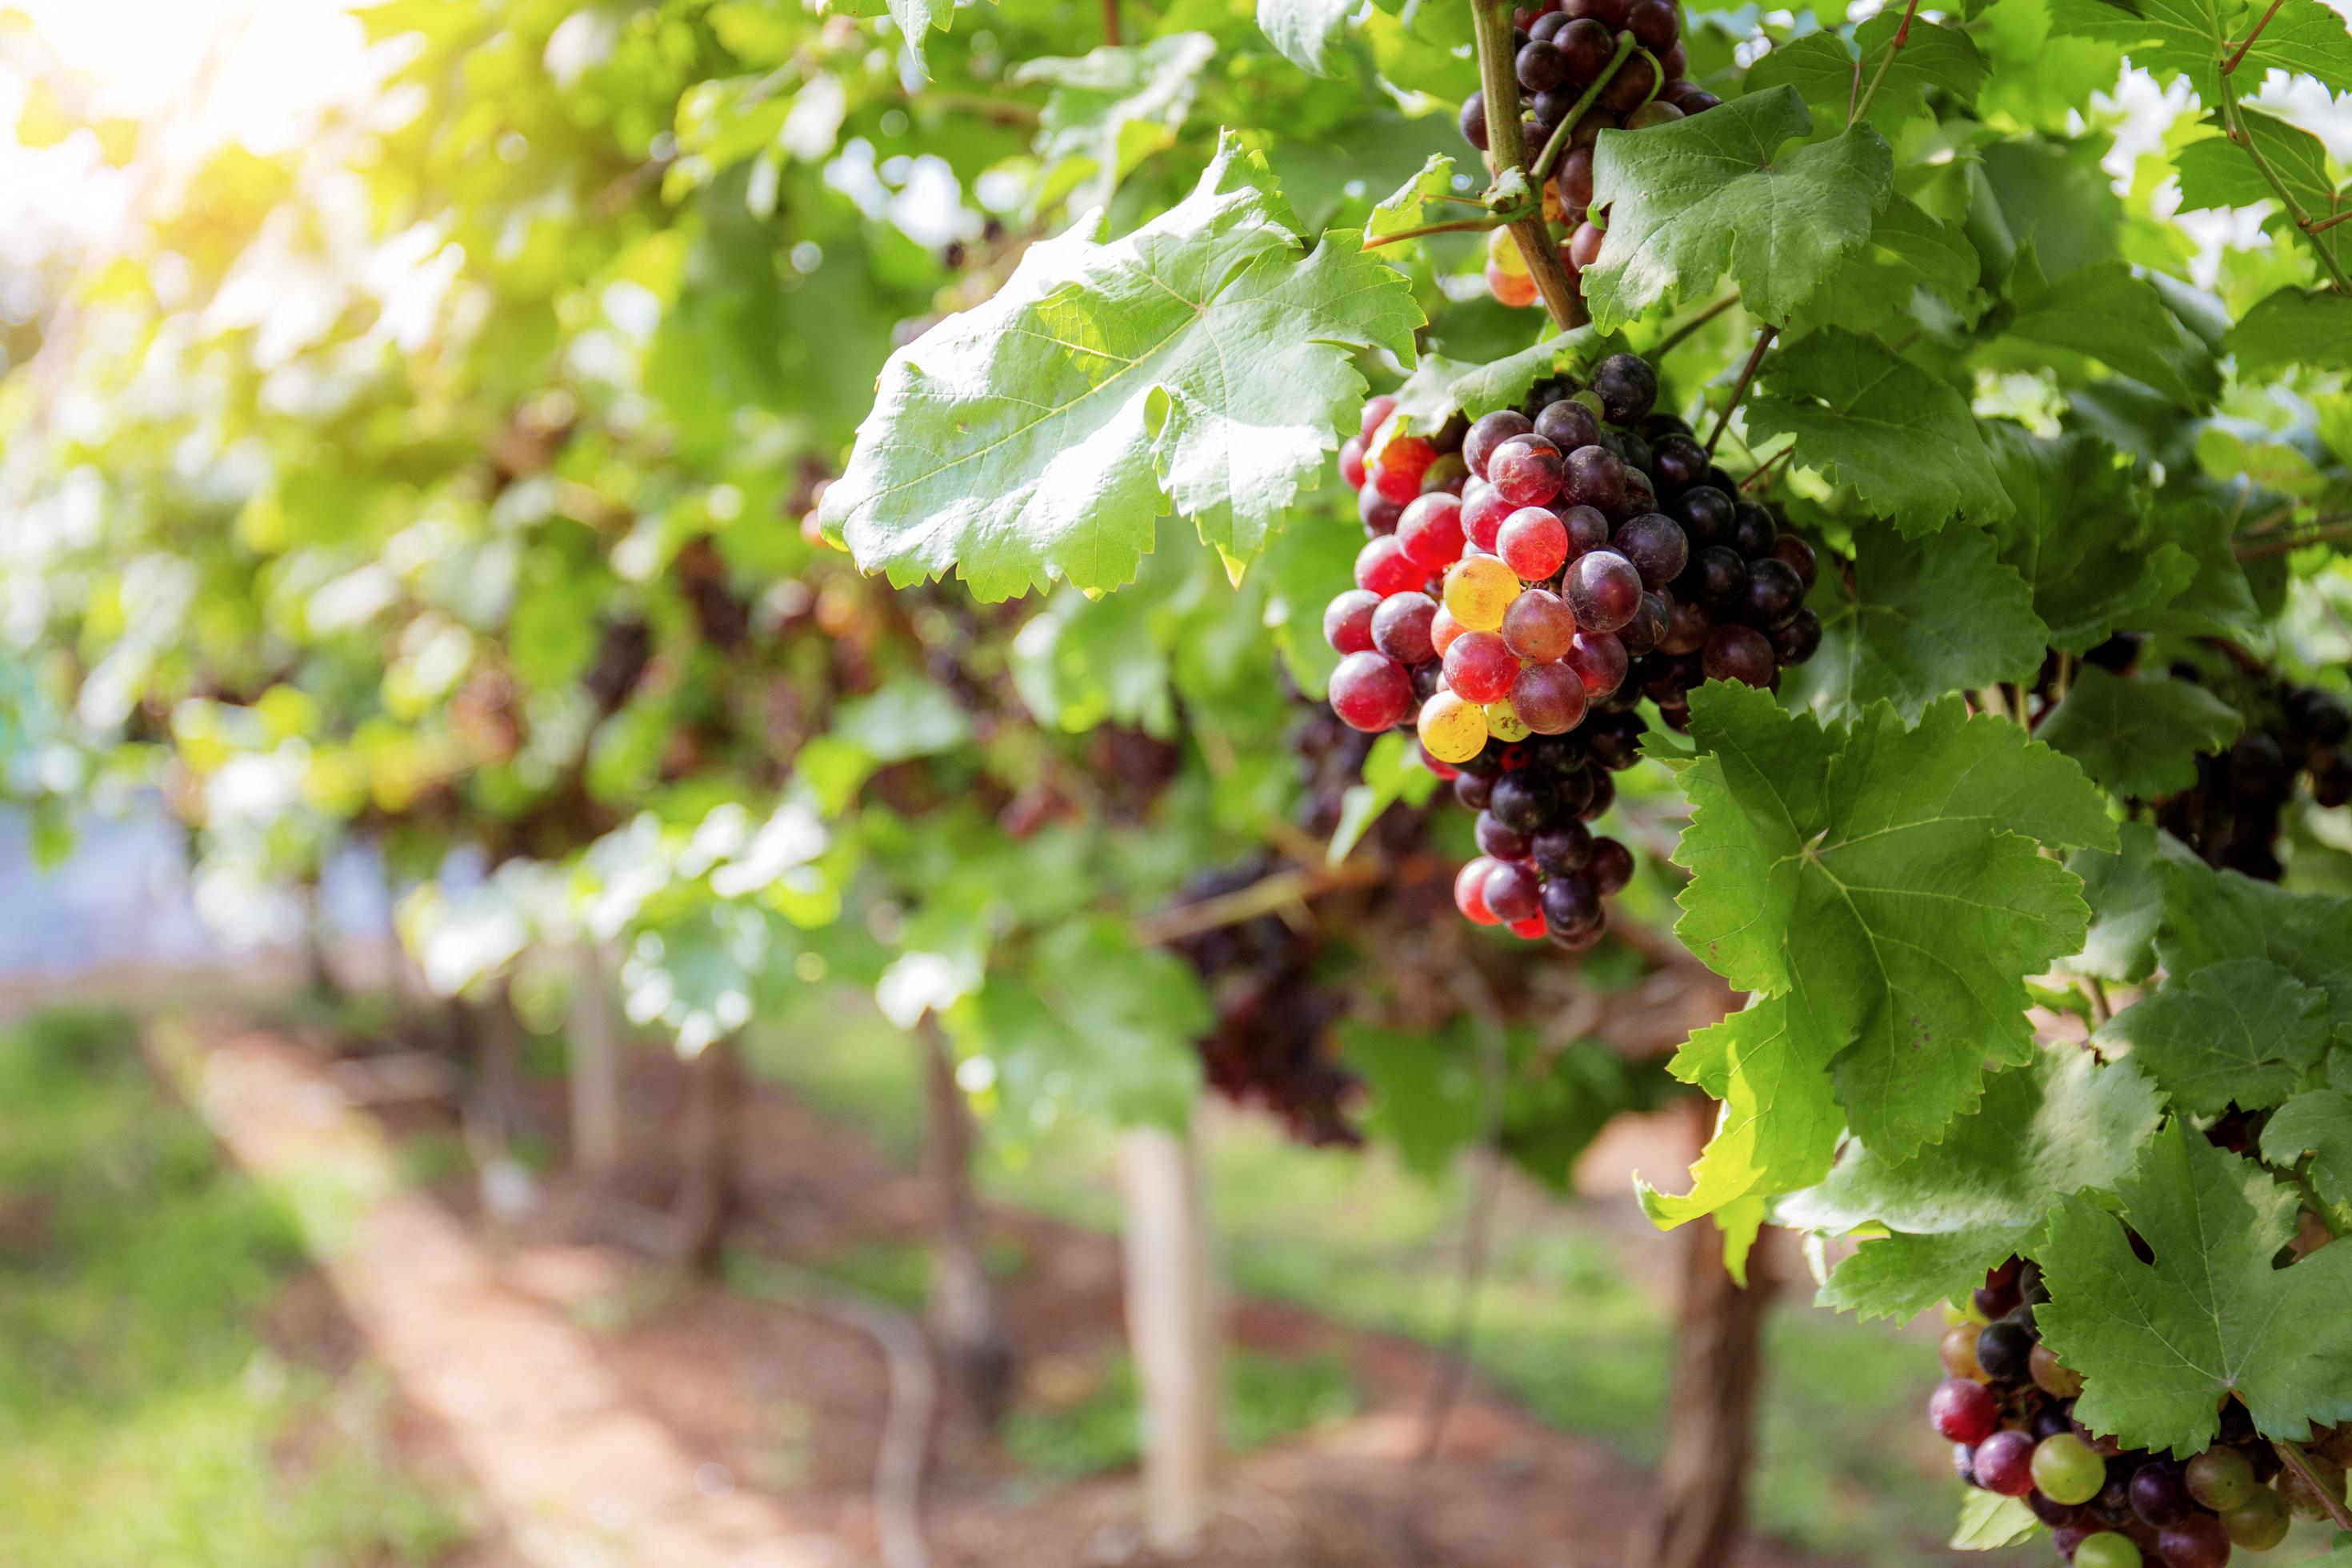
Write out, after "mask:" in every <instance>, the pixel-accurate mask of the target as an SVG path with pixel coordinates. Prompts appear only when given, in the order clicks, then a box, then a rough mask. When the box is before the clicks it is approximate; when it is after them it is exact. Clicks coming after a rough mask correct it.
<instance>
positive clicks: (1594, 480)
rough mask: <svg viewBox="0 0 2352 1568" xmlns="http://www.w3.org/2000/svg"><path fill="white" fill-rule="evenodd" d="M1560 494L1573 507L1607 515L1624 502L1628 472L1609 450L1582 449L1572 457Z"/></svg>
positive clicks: (1596, 447)
mask: <svg viewBox="0 0 2352 1568" xmlns="http://www.w3.org/2000/svg"><path fill="white" fill-rule="evenodd" d="M1560 494H1561V496H1562V497H1564V498H1565V499H1566V500H1567V501H1568V503H1569V504H1570V506H1589V507H1591V508H1592V509H1594V510H1597V511H1601V512H1603V513H1606V512H1608V511H1610V510H1612V509H1613V508H1614V507H1615V506H1616V505H1617V504H1618V502H1619V501H1621V500H1623V499H1624V495H1625V470H1624V468H1623V466H1622V465H1621V464H1620V463H1619V462H1618V461H1617V458H1616V457H1615V455H1614V454H1612V452H1611V451H1610V450H1609V448H1607V447H1601V446H1597V445H1596V446H1591V447H1577V448H1576V449H1575V450H1574V451H1572V452H1570V453H1569V455H1568V464H1567V467H1566V468H1565V469H1564V470H1563V472H1562V475H1561V479H1560Z"/></svg>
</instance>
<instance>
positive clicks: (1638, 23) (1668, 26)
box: [1625, 0, 1683, 55]
mask: <svg viewBox="0 0 2352 1568" xmlns="http://www.w3.org/2000/svg"><path fill="white" fill-rule="evenodd" d="M1625 30H1626V31H1627V32H1630V33H1632V34H1633V37H1634V40H1635V41H1636V42H1637V43H1639V44H1640V45H1641V46H1642V47H1643V48H1645V49H1647V50H1649V51H1650V52H1651V53H1652V54H1654V55H1663V54H1664V53H1665V52H1666V51H1667V50H1668V49H1671V48H1673V47H1675V39H1676V38H1678V37H1681V36H1682V30H1683V29H1682V18H1681V17H1679V16H1675V4H1674V0H1636V4H1635V5H1634V6H1633V9H1632V10H1630V11H1628V12H1626V13H1625Z"/></svg>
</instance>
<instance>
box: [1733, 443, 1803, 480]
mask: <svg viewBox="0 0 2352 1568" xmlns="http://www.w3.org/2000/svg"><path fill="white" fill-rule="evenodd" d="M1796 450H1797V444H1796V443H1795V442H1794V441H1791V442H1790V443H1789V444H1788V445H1787V446H1785V447H1781V448H1780V450H1779V451H1777V452H1775V453H1773V454H1772V455H1771V456H1770V457H1769V458H1765V459H1764V460H1763V461H1762V462H1761V463H1759V464H1758V465H1757V466H1756V468H1755V471H1754V472H1752V473H1750V474H1749V475H1748V477H1747V478H1746V479H1742V480H1740V481H1739V488H1740V489H1743V490H1752V489H1756V488H1757V487H1758V486H1759V485H1761V484H1762V483H1763V482H1764V481H1765V479H1767V478H1769V476H1770V474H1771V472H1772V470H1773V469H1774V468H1779V467H1780V465H1781V464H1782V463H1785V462H1787V461H1788V460H1789V458H1790V457H1792V456H1794V455H1795V453H1796Z"/></svg>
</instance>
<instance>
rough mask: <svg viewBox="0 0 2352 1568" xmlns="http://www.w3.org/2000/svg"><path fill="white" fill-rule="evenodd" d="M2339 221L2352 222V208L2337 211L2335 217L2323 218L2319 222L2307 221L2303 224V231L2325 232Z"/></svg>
mask: <svg viewBox="0 0 2352 1568" xmlns="http://www.w3.org/2000/svg"><path fill="white" fill-rule="evenodd" d="M2339 223H2352V208H2347V209H2346V210H2345V211H2343V212H2340V213H2337V214H2336V216H2334V217H2324V218H2321V219H2320V220H2319V221H2318V222H2317V223H2310V222H2305V224H2304V226H2303V232H2304V233H2305V234H2325V233H2326V232H2327V231H2328V230H2329V229H2331V228H2334V227H2335V226H2336V225H2337V224H2339Z"/></svg>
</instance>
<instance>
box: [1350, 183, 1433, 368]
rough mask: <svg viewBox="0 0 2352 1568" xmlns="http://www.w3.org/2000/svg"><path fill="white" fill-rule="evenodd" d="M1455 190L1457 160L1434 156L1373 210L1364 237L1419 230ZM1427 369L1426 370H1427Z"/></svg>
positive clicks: (1382, 236)
mask: <svg viewBox="0 0 2352 1568" xmlns="http://www.w3.org/2000/svg"><path fill="white" fill-rule="evenodd" d="M1453 190H1454V160H1453V159H1451V158H1449V157H1447V156H1446V155H1445V154H1444V153H1431V154H1430V155H1429V161H1428V162H1427V163H1423V165H1422V166H1421V168H1420V170H1419V172H1418V173H1416V174H1414V175H1413V177H1412V179H1410V180H1407V181H1406V182H1405V183H1404V184H1402V185H1399V186H1398V187H1397V188H1396V189H1395V190H1394V191H1392V192H1391V193H1390V194H1389V195H1387V196H1385V197H1383V198H1382V199H1381V203H1380V205H1377V206H1375V207H1374V208H1372V216H1371V220H1370V222H1368V223H1367V224H1365V225H1364V237H1365V238H1366V239H1368V240H1370V239H1385V238H1387V237H1389V236H1390V235H1392V234H1402V233H1404V232H1405V230H1407V229H1411V228H1419V227H1420V226H1422V225H1423V224H1424V223H1427V222H1429V221H1430V219H1429V204H1430V203H1432V202H1434V201H1438V200H1441V199H1442V198H1444V196H1446V195H1450V194H1451V193H1452V192H1453ZM1424 368H1426V367H1425V366H1424Z"/></svg>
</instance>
